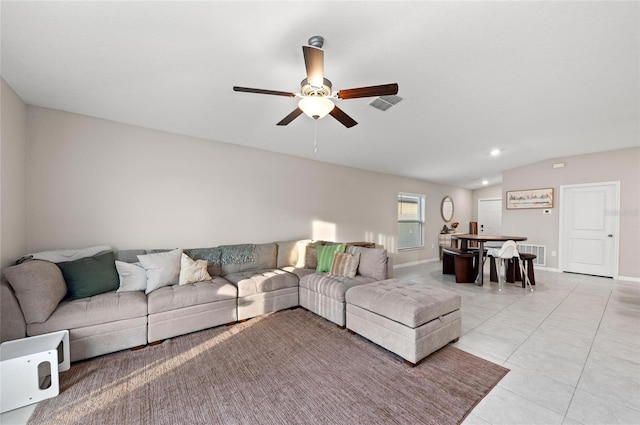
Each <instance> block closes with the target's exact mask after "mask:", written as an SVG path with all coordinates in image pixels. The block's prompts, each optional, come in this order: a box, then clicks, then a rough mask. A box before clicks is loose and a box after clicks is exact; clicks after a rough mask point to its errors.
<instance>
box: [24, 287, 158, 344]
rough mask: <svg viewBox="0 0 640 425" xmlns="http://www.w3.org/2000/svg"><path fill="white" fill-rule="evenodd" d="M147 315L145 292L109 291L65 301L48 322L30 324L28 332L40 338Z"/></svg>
mask: <svg viewBox="0 0 640 425" xmlns="http://www.w3.org/2000/svg"><path fill="white" fill-rule="evenodd" d="M146 315H147V297H146V296H145V295H144V293H143V292H142V291H131V292H115V291H114V292H107V293H105V294H100V295H96V296H93V297H88V298H82V299H79V300H71V301H62V302H61V303H60V305H59V306H58V308H57V309H56V310H55V311H54V312H53V314H52V315H51V317H49V320H47V321H46V322H44V323H32V324H29V325H27V333H28V334H29V335H40V334H43V333H47V332H54V331H59V330H62V329H75V328H84V327H87V326H93V325H100V324H103V323H111V322H117V321H119V320H125V319H133V318H137V317H145V316H146Z"/></svg>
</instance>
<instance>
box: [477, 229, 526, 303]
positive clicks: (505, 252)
mask: <svg viewBox="0 0 640 425" xmlns="http://www.w3.org/2000/svg"><path fill="white" fill-rule="evenodd" d="M487 256H488V257H494V258H495V259H496V260H498V264H497V266H498V291H502V285H503V283H504V281H505V279H506V270H507V266H506V262H507V261H509V260H513V261H515V263H516V265H517V266H516V267H519V268H520V275H521V276H522V280H523V282H524V283H526V284H527V285H529V289H531V292H533V286H531V282H530V281H529V277H528V276H527V273H526V272H525V269H524V264H523V263H522V259H521V258H520V254H519V253H518V247H517V246H516V243H515V242H514V241H511V240H509V241H506V242H505V243H504V244H503V245H502V247H501V248H500V249H498V248H489V249H488V250H487Z"/></svg>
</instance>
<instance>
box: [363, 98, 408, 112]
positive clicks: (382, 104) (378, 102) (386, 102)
mask: <svg viewBox="0 0 640 425" xmlns="http://www.w3.org/2000/svg"><path fill="white" fill-rule="evenodd" d="M401 100H402V98H401V97H400V96H396V95H390V96H380V97H377V98H375V99H373V100H372V101H371V103H369V105H371V106H373V107H374V108H376V109H380V110H381V111H386V110H387V109H389V108H391V107H392V106H393V105H395V104H396V103H398V102H400V101H401Z"/></svg>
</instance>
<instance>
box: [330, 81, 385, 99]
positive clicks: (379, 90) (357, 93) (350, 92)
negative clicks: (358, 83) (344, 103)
mask: <svg viewBox="0 0 640 425" xmlns="http://www.w3.org/2000/svg"><path fill="white" fill-rule="evenodd" d="M392 94H398V84H396V83H393V84H382V85H380V86H370V87H359V88H357V89H346V90H340V91H339V92H338V93H337V95H338V99H356V98H359V97H373V96H389V95H392Z"/></svg>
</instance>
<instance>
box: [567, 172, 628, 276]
mask: <svg viewBox="0 0 640 425" xmlns="http://www.w3.org/2000/svg"><path fill="white" fill-rule="evenodd" d="M619 190H620V184H619V182H613V183H594V184H588V185H575V186H562V187H561V188H560V202H561V203H560V219H561V232H560V246H561V250H560V253H561V258H560V260H561V269H562V270H563V271H567V272H573V273H582V274H590V275H596V276H606V277H614V274H615V272H616V270H617V264H618V235H617V232H618V225H619V223H618V214H616V211H618V207H619V205H618V204H619Z"/></svg>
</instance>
